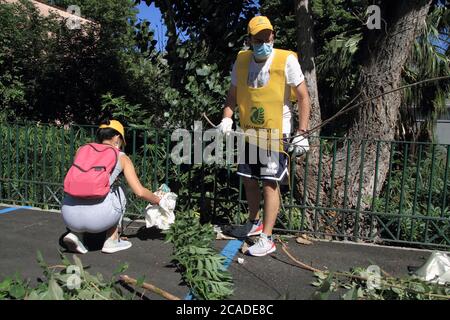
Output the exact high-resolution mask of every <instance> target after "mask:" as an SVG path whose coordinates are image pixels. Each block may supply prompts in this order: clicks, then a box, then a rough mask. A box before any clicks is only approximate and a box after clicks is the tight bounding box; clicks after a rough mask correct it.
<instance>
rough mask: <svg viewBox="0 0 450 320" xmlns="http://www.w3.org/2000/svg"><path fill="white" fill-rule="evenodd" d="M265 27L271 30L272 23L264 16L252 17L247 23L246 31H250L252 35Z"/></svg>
mask: <svg viewBox="0 0 450 320" xmlns="http://www.w3.org/2000/svg"><path fill="white" fill-rule="evenodd" d="M265 29H269V30H272V31H273V27H272V24H271V23H270V20H269V19H268V18H267V17H266V16H256V17H253V18H252V19H251V20H250V22H249V23H248V33H250V34H251V35H252V36H254V35H255V34H257V33H258V32H260V31H261V30H265Z"/></svg>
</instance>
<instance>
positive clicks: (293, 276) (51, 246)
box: [0, 207, 431, 300]
mask: <svg viewBox="0 0 450 320" xmlns="http://www.w3.org/2000/svg"><path fill="white" fill-rule="evenodd" d="M5 208H6V207H0V281H1V279H3V278H4V277H6V276H9V275H13V274H14V273H16V272H18V273H19V274H21V275H22V276H23V277H25V278H28V279H29V280H30V281H31V282H32V283H33V282H36V281H37V279H38V278H39V277H42V272H41V269H40V268H39V266H38V264H37V262H36V254H37V251H38V250H40V251H41V252H42V254H43V256H44V259H45V260H46V262H47V263H48V264H50V265H56V264H60V262H61V261H60V258H59V253H58V250H61V251H63V252H64V251H65V249H63V248H62V247H61V246H60V245H59V239H60V237H61V236H62V235H63V234H64V233H65V231H66V229H65V226H64V223H63V221H62V218H61V216H60V214H59V213H57V212H45V211H40V210H32V209H18V210H13V211H9V212H6V213H1V212H2V209H3V211H4V209H5ZM126 235H127V236H128V237H129V239H130V241H131V242H132V243H133V246H132V247H131V248H130V249H129V250H125V251H122V252H118V253H115V254H103V253H102V252H101V251H100V249H101V243H102V237H101V235H100V236H91V237H89V239H88V240H87V245H88V247H89V250H90V251H89V252H88V253H87V254H85V255H79V256H80V258H81V260H82V262H83V264H84V265H88V266H89V267H90V268H89V269H88V271H89V272H90V273H93V274H96V273H97V272H100V273H102V274H103V275H104V276H106V277H109V276H111V275H112V273H113V272H114V270H116V268H117V267H119V266H120V265H121V264H123V263H126V264H128V265H129V268H128V269H127V271H126V272H125V273H126V274H127V275H129V276H131V277H134V278H138V277H140V276H145V281H146V282H149V283H151V284H153V285H155V286H157V287H160V288H162V289H164V290H166V291H168V292H170V293H171V294H173V295H175V296H178V297H180V298H182V299H184V298H185V297H186V295H187V294H188V288H187V287H186V286H185V285H184V284H183V283H182V281H181V276H180V274H179V273H178V272H177V271H176V269H175V268H174V266H173V265H172V264H171V261H170V260H171V259H170V255H171V252H172V247H171V245H170V244H167V243H165V242H164V235H163V234H161V233H160V232H159V231H158V230H155V229H146V228H145V226H143V225H142V224H139V223H132V224H130V225H129V226H128V228H127V230H126ZM227 243H228V241H227V240H218V241H216V243H215V246H216V249H217V250H218V251H219V252H220V251H221V250H222V249H223V248H224V247H225V245H226V244H227ZM289 251H290V252H291V254H292V255H293V256H295V257H296V258H297V259H298V260H300V261H302V262H303V263H306V264H309V265H311V266H313V267H315V268H318V269H323V270H334V271H348V270H349V269H350V268H352V267H355V266H360V267H367V266H369V265H372V264H376V265H378V266H380V267H381V268H382V269H383V270H385V271H386V272H388V273H390V274H392V275H395V276H401V275H406V274H407V273H408V269H407V267H408V266H416V267H417V266H420V265H421V264H422V263H423V262H424V261H425V259H427V258H428V257H429V255H430V253H431V251H427V250H415V249H402V248H392V247H385V246H373V245H362V244H354V243H342V242H323V241H317V242H314V243H313V244H312V245H308V246H305V245H299V244H297V243H295V241H294V239H292V240H291V241H290V242H289ZM66 254H67V255H68V257H69V258H70V257H71V255H72V254H71V253H66ZM238 258H243V259H244V262H243V263H242V264H239V263H238V262H237V259H238ZM229 270H230V271H231V273H232V275H233V279H234V283H235V293H234V295H233V296H232V297H231V299H237V300H273V299H309V298H310V297H311V294H312V293H313V292H314V290H315V288H314V287H313V286H311V282H313V281H314V276H313V274H312V273H311V272H310V271H307V270H303V269H300V268H299V267H298V266H297V265H295V263H294V262H293V261H292V260H291V259H290V258H289V257H288V256H287V255H286V254H285V253H284V252H283V251H282V250H281V248H280V247H279V246H278V250H277V251H276V252H275V253H273V254H272V255H270V256H266V257H260V258H256V257H249V256H245V255H243V254H242V253H240V252H239V253H237V254H236V256H234V258H233V261H232V263H231V265H230V267H229ZM146 296H147V297H148V298H149V299H161V297H159V296H158V295H156V294H153V293H147V294H146ZM335 297H337V296H335Z"/></svg>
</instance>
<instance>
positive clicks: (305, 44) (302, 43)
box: [296, 0, 324, 226]
mask: <svg viewBox="0 0 450 320" xmlns="http://www.w3.org/2000/svg"><path fill="white" fill-rule="evenodd" d="M296 17H297V24H298V28H297V48H298V49H297V52H298V57H299V62H300V66H301V68H302V71H303V74H304V76H305V81H306V86H307V88H308V93H309V98H310V101H311V115H310V119H309V121H310V123H309V127H310V128H315V127H317V126H319V125H320V124H321V122H322V119H321V112H320V103H319V94H318V89H317V75H316V65H315V61H314V57H315V49H314V30H313V19H312V15H311V2H310V1H309V0H296ZM319 133H320V131H319V130H317V131H315V132H313V133H312V134H311V136H309V137H308V140H309V143H310V146H311V149H310V152H309V154H308V157H307V163H306V161H305V160H306V156H302V157H300V158H297V166H296V168H297V173H296V181H297V186H298V188H297V191H298V192H297V198H299V199H303V195H304V194H305V192H304V186H305V177H306V180H307V181H306V189H307V191H306V194H308V195H313V194H314V193H315V190H316V187H315V186H316V185H317V176H318V168H319V166H318V164H319V148H318V144H319V139H318V137H319ZM305 165H307V166H308V169H309V172H308V174H307V175H305ZM322 196H324V195H322ZM306 201H307V204H308V205H314V199H310V198H309V197H307V198H306ZM311 215H312V212H309V211H308V212H307V214H306V221H305V223H306V225H308V226H310V225H311V224H312V220H311Z"/></svg>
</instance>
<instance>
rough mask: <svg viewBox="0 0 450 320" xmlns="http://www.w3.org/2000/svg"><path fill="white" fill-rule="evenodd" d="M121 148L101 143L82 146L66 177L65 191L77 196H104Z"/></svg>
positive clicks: (108, 187)
mask: <svg viewBox="0 0 450 320" xmlns="http://www.w3.org/2000/svg"><path fill="white" fill-rule="evenodd" d="M118 158H119V149H117V148H114V147H111V146H107V145H104V144H99V143H88V144H85V145H84V146H82V147H80V149H79V150H78V152H77V154H76V155H75V159H74V161H73V164H72V166H71V167H70V169H69V171H68V172H67V174H66V177H65V179H64V192H65V193H67V194H69V195H71V196H73V197H77V198H92V199H95V198H103V197H105V196H106V195H107V194H108V193H109V190H110V185H109V178H110V176H111V174H112V172H113V170H114V167H115V166H116V164H117V160H118Z"/></svg>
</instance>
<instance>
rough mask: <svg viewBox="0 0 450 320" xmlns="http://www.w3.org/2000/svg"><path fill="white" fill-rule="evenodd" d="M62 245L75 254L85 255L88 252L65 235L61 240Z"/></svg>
mask: <svg viewBox="0 0 450 320" xmlns="http://www.w3.org/2000/svg"><path fill="white" fill-rule="evenodd" d="M63 242H64V244H65V245H66V246H67V249H68V250H69V251H72V252H77V253H81V254H85V253H87V252H88V250H86V249H83V248H81V247H80V246H79V245H78V241H77V240H76V239H73V238H72V237H71V236H70V235H67V236H65V237H64V238H63Z"/></svg>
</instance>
